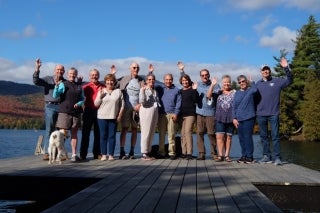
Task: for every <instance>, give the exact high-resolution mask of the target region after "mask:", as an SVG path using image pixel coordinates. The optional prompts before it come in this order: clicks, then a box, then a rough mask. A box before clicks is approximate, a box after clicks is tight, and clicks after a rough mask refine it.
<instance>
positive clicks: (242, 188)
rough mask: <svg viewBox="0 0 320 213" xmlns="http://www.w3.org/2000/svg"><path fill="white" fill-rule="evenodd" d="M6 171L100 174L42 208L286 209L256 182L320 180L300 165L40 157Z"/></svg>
mask: <svg viewBox="0 0 320 213" xmlns="http://www.w3.org/2000/svg"><path fill="white" fill-rule="evenodd" d="M0 175H2V176H34V177H39V176H40V177H41V176H43V177H59V178H61V177H66V178H67V177H68V178H70V177H71V178H97V179H98V180H99V181H98V182H96V183H94V184H92V185H91V186H89V187H87V188H85V189H83V190H81V191H80V192H78V193H76V194H74V195H72V196H70V197H69V198H67V199H65V200H63V201H61V202H59V203H57V204H55V205H54V206H52V207H50V208H48V209H46V210H44V211H43V212H99V213H100V212H232V213H233V212H270V211H271V212H281V209H279V208H278V207H277V206H276V205H275V204H273V203H272V202H271V201H270V200H269V199H268V198H267V197H266V196H265V195H264V194H263V193H262V192H260V191H259V190H258V189H257V187H255V184H297V185H315V186H319V185H320V172H319V171H315V170H311V169H308V168H305V167H302V166H298V165H295V164H290V163H288V164H284V165H282V166H275V165H273V164H258V163H255V164H240V163H236V162H232V163H227V162H214V161H212V160H208V159H207V160H204V161H198V160H195V159H194V160H189V161H188V160H184V159H177V160H170V159H161V160H160V159H159V160H152V161H143V160H141V159H135V160H115V161H100V160H89V161H87V162H81V163H72V162H70V160H67V161H64V162H63V164H62V165H57V164H54V165H48V162H47V161H44V160H42V159H41V156H26V157H21V158H13V159H3V160H0Z"/></svg>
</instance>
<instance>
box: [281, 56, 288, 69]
mask: <svg viewBox="0 0 320 213" xmlns="http://www.w3.org/2000/svg"><path fill="white" fill-rule="evenodd" d="M280 65H281V66H282V67H283V68H285V67H288V61H287V59H286V58H285V57H282V58H281V61H280Z"/></svg>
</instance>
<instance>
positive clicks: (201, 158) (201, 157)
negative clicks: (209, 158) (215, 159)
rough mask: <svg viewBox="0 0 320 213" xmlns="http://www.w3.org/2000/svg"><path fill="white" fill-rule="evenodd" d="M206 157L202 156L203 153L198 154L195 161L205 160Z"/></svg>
mask: <svg viewBox="0 0 320 213" xmlns="http://www.w3.org/2000/svg"><path fill="white" fill-rule="evenodd" d="M205 159H206V156H205V155H204V153H199V155H198V158H197V160H205Z"/></svg>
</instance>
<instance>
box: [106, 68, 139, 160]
mask: <svg viewBox="0 0 320 213" xmlns="http://www.w3.org/2000/svg"><path fill="white" fill-rule="evenodd" d="M129 69H130V74H129V75H126V76H123V77H121V78H120V79H118V83H117V87H119V88H120V89H121V91H122V92H123V97H124V102H125V108H124V114H123V116H122V120H121V127H122V129H121V134H120V156H119V159H127V158H129V159H134V158H135V157H134V147H135V145H136V142H137V131H138V130H137V129H138V124H137V122H135V121H134V116H135V114H136V113H138V112H139V109H140V104H139V92H140V88H141V86H143V85H144V84H145V81H144V79H143V78H142V77H141V76H139V75H138V73H139V70H140V67H139V64H138V63H136V62H133V63H131V65H130V67H129ZM111 73H112V74H115V67H114V66H113V67H111ZM129 127H131V147H130V152H129V155H128V156H126V153H125V150H124V147H125V143H126V135H127V132H128V129H129Z"/></svg>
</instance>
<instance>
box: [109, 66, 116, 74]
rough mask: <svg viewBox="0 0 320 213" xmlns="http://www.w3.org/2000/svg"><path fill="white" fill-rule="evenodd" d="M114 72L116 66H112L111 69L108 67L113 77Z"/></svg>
mask: <svg viewBox="0 0 320 213" xmlns="http://www.w3.org/2000/svg"><path fill="white" fill-rule="evenodd" d="M116 72H117V69H116V66H115V65H113V64H112V65H111V67H110V73H111V74H113V75H115V74H116Z"/></svg>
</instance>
